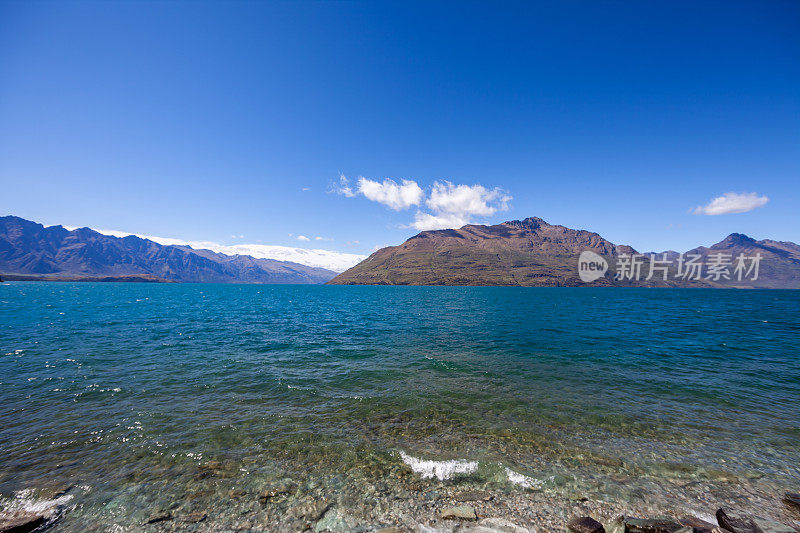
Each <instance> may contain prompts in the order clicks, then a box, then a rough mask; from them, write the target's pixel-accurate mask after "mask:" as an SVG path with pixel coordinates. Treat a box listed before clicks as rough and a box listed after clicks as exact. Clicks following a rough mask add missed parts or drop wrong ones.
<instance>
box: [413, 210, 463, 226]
mask: <svg viewBox="0 0 800 533" xmlns="http://www.w3.org/2000/svg"><path fill="white" fill-rule="evenodd" d="M469 222H470V220H469V218H467V217H465V216H461V215H456V214H452V213H442V214H438V215H431V214H430V213H423V212H422V211H417V214H416V215H415V216H414V222H412V223H411V227H413V228H417V229H418V230H420V231H425V230H433V229H449V228H460V227H461V226H464V225H466V224H469Z"/></svg>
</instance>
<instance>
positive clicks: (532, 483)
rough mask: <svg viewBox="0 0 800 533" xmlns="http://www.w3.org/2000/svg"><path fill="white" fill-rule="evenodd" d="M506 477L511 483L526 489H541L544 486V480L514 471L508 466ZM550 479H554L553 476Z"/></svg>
mask: <svg viewBox="0 0 800 533" xmlns="http://www.w3.org/2000/svg"><path fill="white" fill-rule="evenodd" d="M506 477H507V478H508V481H510V482H511V483H513V484H514V485H518V486H520V487H522V488H524V489H541V488H542V487H543V486H544V480H541V479H536V478H535V477H530V476H526V475H525V474H520V473H519V472H514V471H513V470H511V469H510V468H508V467H506ZM550 479H553V478H552V476H551V478H550Z"/></svg>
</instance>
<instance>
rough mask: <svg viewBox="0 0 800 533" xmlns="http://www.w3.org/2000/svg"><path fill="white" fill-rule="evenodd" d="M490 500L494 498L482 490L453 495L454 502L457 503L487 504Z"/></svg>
mask: <svg viewBox="0 0 800 533" xmlns="http://www.w3.org/2000/svg"><path fill="white" fill-rule="evenodd" d="M492 498H494V496H492V495H491V494H490V493H488V492H486V491H483V490H468V491H466V492H459V493H458V494H456V495H455V500H456V501H457V502H479V501H484V502H488V501H490V500H492Z"/></svg>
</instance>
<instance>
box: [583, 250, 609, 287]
mask: <svg viewBox="0 0 800 533" xmlns="http://www.w3.org/2000/svg"><path fill="white" fill-rule="evenodd" d="M607 270H608V262H606V260H605V259H603V257H602V256H600V255H598V254H596V253H594V252H591V251H589V250H584V251H583V252H581V255H580V257H578V276H579V277H580V278H581V281H583V282H584V283H591V282H593V281H594V280H597V279H600V278H602V277H603V274H605V273H606V271H607Z"/></svg>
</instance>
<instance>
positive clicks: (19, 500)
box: [4, 489, 72, 516]
mask: <svg viewBox="0 0 800 533" xmlns="http://www.w3.org/2000/svg"><path fill="white" fill-rule="evenodd" d="M71 500H72V495H71V494H64V495H62V496H58V497H56V498H53V499H52V500H39V499H36V498H35V497H34V491H33V489H25V490H20V491H17V492H15V493H14V497H13V498H12V499H11V500H9V501H7V502H4V503H5V504H6V505H5V511H7V512H14V511H25V512H28V513H33V514H43V515H45V516H48V515H49V516H54V515H56V514H58V513H60V512H61V510H62V509H63V508H64V507H66V505H67V504H68V503H69V502H70V501H71Z"/></svg>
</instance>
